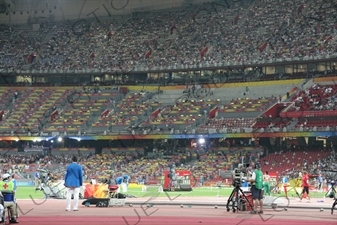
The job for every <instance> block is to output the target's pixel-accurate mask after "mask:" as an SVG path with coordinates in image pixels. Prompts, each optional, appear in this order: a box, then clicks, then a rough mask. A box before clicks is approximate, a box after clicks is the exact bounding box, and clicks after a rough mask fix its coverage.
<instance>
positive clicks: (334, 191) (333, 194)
mask: <svg viewBox="0 0 337 225" xmlns="http://www.w3.org/2000/svg"><path fill="white" fill-rule="evenodd" d="M334 185H335V184H331V188H330V189H329V190H328V191H327V192H326V193H325V197H330V198H333V199H335V201H334V203H332V206H331V215H332V214H333V211H334V209H335V206H336V205H337V197H336V189H335V187H334ZM329 193H330V194H329ZM328 194H329V195H328Z"/></svg>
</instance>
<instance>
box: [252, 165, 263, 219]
mask: <svg viewBox="0 0 337 225" xmlns="http://www.w3.org/2000/svg"><path fill="white" fill-rule="evenodd" d="M250 182H251V184H252V186H251V192H252V196H253V200H254V210H253V211H252V213H261V214H263V207H262V206H263V194H262V188H263V173H262V171H261V166H260V164H255V170H254V172H253V174H252V178H251V179H250ZM259 206H260V211H258V207H259Z"/></svg>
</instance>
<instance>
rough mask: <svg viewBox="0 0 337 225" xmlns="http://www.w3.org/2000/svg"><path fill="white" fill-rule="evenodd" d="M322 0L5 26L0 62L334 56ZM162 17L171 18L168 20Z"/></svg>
mask: <svg viewBox="0 0 337 225" xmlns="http://www.w3.org/2000/svg"><path fill="white" fill-rule="evenodd" d="M323 3H324V0H319V1H309V2H307V3H303V1H301V0H296V1H268V4H264V2H260V1H252V2H242V1H240V2H239V1H238V2H237V1H233V2H231V4H232V5H231V8H230V9H228V8H226V9H225V8H223V7H219V9H218V13H216V14H214V15H212V19H211V20H209V19H208V18H209V15H204V14H203V13H200V14H198V18H197V22H196V21H195V22H194V23H193V22H191V15H193V14H195V12H194V11H195V10H196V9H198V6H195V7H188V8H181V9H177V10H176V11H173V10H171V11H170V12H153V13H151V15H148V16H146V17H143V18H141V19H138V18H132V17H130V18H127V19H124V20H117V19H116V20H113V21H111V20H110V21H109V20H104V21H103V20H102V23H97V21H96V20H93V21H91V22H90V26H89V29H88V31H87V32H86V34H85V35H75V34H74V33H73V31H72V25H73V24H72V23H47V22H46V23H45V24H44V25H43V26H42V29H40V31H38V32H35V33H34V32H31V31H30V32H26V31H27V26H3V29H2V31H1V37H2V38H1V41H2V42H4V43H5V46H7V47H5V48H4V49H6V52H4V53H3V54H2V56H1V62H2V64H3V65H6V69H12V68H16V69H20V70H23V71H24V70H30V71H34V72H46V71H60V72H62V71H63V72H66V71H72V72H73V71H82V70H88V72H89V71H97V72H101V71H102V70H104V71H120V70H128V69H130V68H133V67H137V69H157V68H158V69H160V68H167V67H168V68H185V67H190V66H199V65H202V66H206V67H207V66H211V65H213V66H214V65H235V64H241V63H245V64H250V63H258V62H260V63H264V62H275V61H285V60H286V61H290V60H301V59H304V60H305V59H314V58H316V59H319V58H323V57H326V58H329V57H333V56H336V52H335V51H334V49H335V47H336V41H334V37H335V35H336V33H337V31H336V27H335V24H334V17H333V15H334V14H335V13H336V8H335V7H329V4H330V1H329V2H327V3H326V5H325V7H324V8H325V13H324V20H322V21H320V23H318V22H317V20H315V18H316V17H317V9H319V8H320V6H321V5H322V4H323ZM207 6H209V7H211V3H209V4H208V5H207V4H206V5H204V7H207ZM276 9H277V10H276ZM294 9H297V10H294ZM154 18H156V19H154ZM167 18H175V19H174V21H172V22H171V24H169V23H170V22H168V19H167ZM266 21H268V22H266ZM223 27H226V29H223ZM121 28H122V29H121ZM81 29H82V32H83V30H86V29H87V28H85V27H83V28H81ZM200 32H203V35H202V36H201V35H199V34H200ZM9 36H10V38H8V37H9ZM237 37H242V38H240V40H239V41H238V38H237ZM9 40H11V41H9ZM209 40H212V41H209ZM13 41H14V42H15V43H18V44H19V45H18V46H19V47H14V45H11V43H13ZM35 49H39V51H38V52H37V51H36V50H35ZM144 56H145V57H144ZM224 62H227V63H224ZM300 76H301V75H300Z"/></svg>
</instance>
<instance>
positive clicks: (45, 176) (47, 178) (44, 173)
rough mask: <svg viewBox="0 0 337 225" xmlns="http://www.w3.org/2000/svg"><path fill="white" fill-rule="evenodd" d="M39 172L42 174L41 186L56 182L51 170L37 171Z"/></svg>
mask: <svg viewBox="0 0 337 225" xmlns="http://www.w3.org/2000/svg"><path fill="white" fill-rule="evenodd" d="M37 171H38V172H39V173H40V177H39V179H40V181H41V184H45V183H48V182H50V181H54V177H53V176H52V174H51V172H50V171H49V170H44V169H37Z"/></svg>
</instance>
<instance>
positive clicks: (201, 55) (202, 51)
mask: <svg viewBox="0 0 337 225" xmlns="http://www.w3.org/2000/svg"><path fill="white" fill-rule="evenodd" d="M207 51H208V47H205V48H204V49H202V50H201V51H200V57H204V56H205V54H206V52H207Z"/></svg>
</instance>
